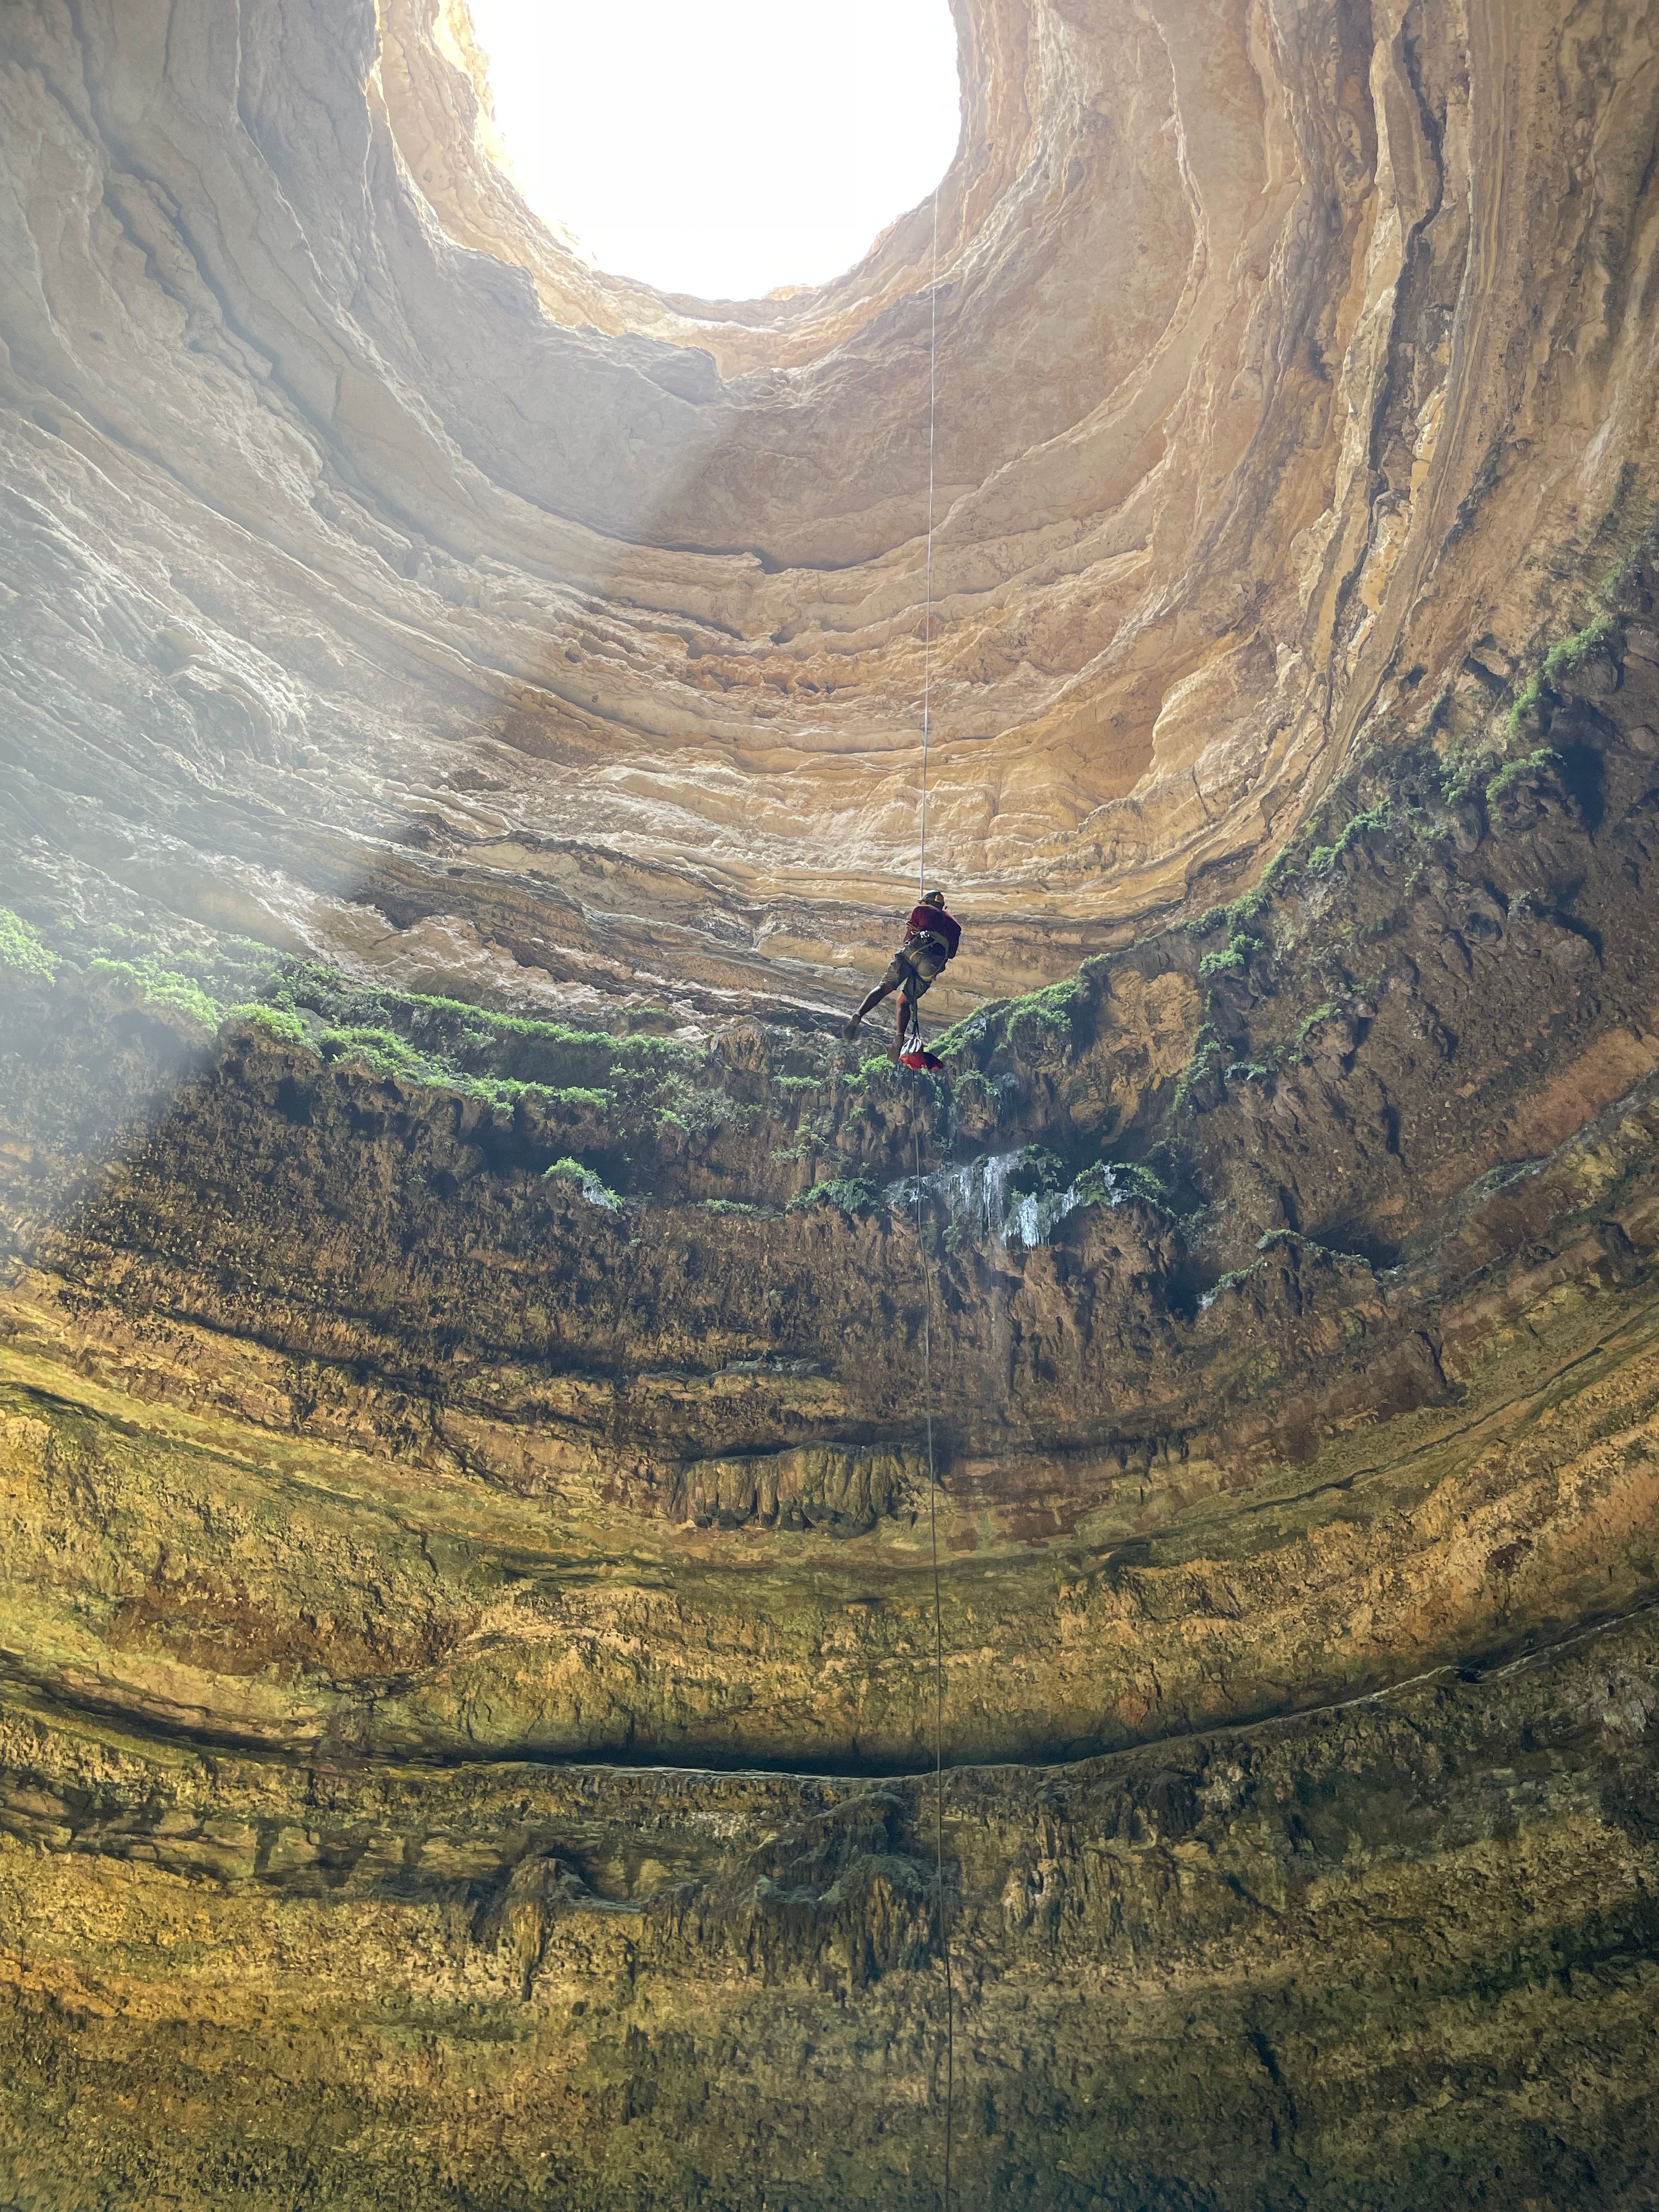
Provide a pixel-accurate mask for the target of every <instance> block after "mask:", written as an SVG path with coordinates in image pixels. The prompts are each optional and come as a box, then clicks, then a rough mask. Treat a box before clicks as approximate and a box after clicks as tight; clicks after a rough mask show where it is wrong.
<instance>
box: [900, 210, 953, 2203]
mask: <svg viewBox="0 0 1659 2212" xmlns="http://www.w3.org/2000/svg"><path fill="white" fill-rule="evenodd" d="M927 304H928V320H927V562H926V566H925V568H924V571H923V585H922V615H921V850H920V860H919V866H918V869H917V875H918V884H917V889H918V891H919V892H921V891H925V890H927V742H928V738H929V735H930V732H931V726H932V710H933V425H934V415H935V402H936V399H937V397H938V390H939V381H938V365H939V187H938V185H934V187H933V267H932V270H931V273H930V279H929V283H928V287H927ZM910 1019H911V1022H912V1024H914V1026H915V1033H916V1040H917V1042H918V1044H920V1042H921V1016H920V1014H919V1012H918V1011H917V1009H916V1007H915V1005H914V1004H913V1005H912V1006H911V1009H910ZM914 1135H915V1188H916V1264H917V1265H918V1267H920V1268H921V1288H922V1311H921V1410H922V1419H923V1421H924V1423H925V1424H926V1427H927V1536H928V1543H929V1547H930V1549H931V1551H932V1554H933V1884H934V1890H935V1894H936V1898H937V1902H938V1913H939V1923H938V1924H939V1949H940V1953H941V1954H942V1956H943V1958H944V1961H945V2161H944V2175H943V2185H942V2187H941V2189H940V2192H939V2206H940V2212H951V2151H952V2149H953V2148H954V2143H953V2137H954V2133H955V2122H956V2089H957V2079H956V2076H957V2021H956V1980H955V1977H954V1975H953V1973H952V1972H951V1922H950V1915H949V1913H948V1911H947V1910H946V1906H945V1599H944V1595H943V1591H942V1589H941V1586H940V1582H939V1480H938V1474H937V1471H936V1469H935V1467H934V1463H933V1277H932V1276H931V1275H930V1274H929V1273H928V1272H927V1253H926V1252H925V1251H924V1250H923V1249H922V1242H921V1129H920V1128H919V1127H918V1128H916V1129H915V1132H914Z"/></svg>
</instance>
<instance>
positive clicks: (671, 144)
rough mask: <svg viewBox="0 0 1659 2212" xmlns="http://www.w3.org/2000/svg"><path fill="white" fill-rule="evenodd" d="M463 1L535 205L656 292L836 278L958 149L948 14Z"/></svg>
mask: <svg viewBox="0 0 1659 2212" xmlns="http://www.w3.org/2000/svg"><path fill="white" fill-rule="evenodd" d="M471 12H472V21H473V25H474V27H475V28H476V30H477V34H478V41H479V44H480V45H481V46H483V49H484V51H485V52H486V53H487V54H488V55H489V64H490V66H489V82H490V89H491V93H492V94H493V96H494V100H495V120H496V124H497V125H498V127H499V129H500V131H501V137H503V139H504V140H505V141H506V143H507V151H508V153H509V155H511V157H512V161H513V170H514V173H515V174H516V176H517V178H518V181H519V184H520V189H521V190H522V191H523V192H524V195H525V197H526V199H527V200H529V202H530V204H531V205H532V207H534V208H535V209H536V210H537V212H538V214H540V215H542V216H546V217H550V218H551V219H553V220H555V221H556V222H561V223H562V224H564V225H565V227H566V228H568V229H569V230H572V231H574V233H575V234H576V236H577V238H578V239H579V240H580V242H581V245H582V246H583V248H584V250H585V251H586V252H587V253H588V254H590V255H591V256H592V259H593V260H594V261H595V262H596V263H597V264H599V267H600V268H602V269H607V270H611V272H612V273H613V274H616V275H619V276H637V277H641V278H643V279H644V280H645V281H646V282H647V283H651V284H654V285H656V286H658V287H659V289H661V290H663V291H665V292H693V293H696V294H697V295H699V296H700V297H702V298H703V299H708V300H721V299H726V300H749V299H756V298H758V297H759V296H760V295H762V294H763V293H766V292H769V291H772V290H774V289H776V288H777V287H778V286H780V285H786V284H817V283H823V282H824V280H825V279H826V278H828V277H830V276H839V275H840V274H841V272H842V270H844V269H850V268H851V267H852V266H853V264H854V262H856V261H859V260H860V259H861V258H863V256H864V254H865V253H866V252H867V251H868V249H869V247H870V246H872V244H873V242H874V240H875V239H876V238H877V236H878V234H879V233H880V232H882V231H883V230H884V229H885V228H887V226H888V224H889V223H890V222H892V220H893V218H894V217H895V216H898V215H902V214H903V212H904V211H905V210H906V209H907V208H912V207H915V205H916V204H917V203H918V202H919V201H921V200H924V199H926V198H927V195H928V193H929V192H931V191H932V190H933V186H934V185H935V184H936V183H937V182H938V181H939V178H940V177H941V176H942V175H943V173H944V172H945V169H946V168H947V167H949V165H950V161H951V155H953V154H954V153H955V151H956V147H957V131H958V127H959V119H960V118H959V110H958V105H957V34H956V25H955V23H954V22H953V21H952V20H951V10H950V8H949V6H948V4H947V0H471Z"/></svg>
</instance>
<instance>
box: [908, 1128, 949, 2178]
mask: <svg viewBox="0 0 1659 2212" xmlns="http://www.w3.org/2000/svg"><path fill="white" fill-rule="evenodd" d="M915 1170H916V1172H915V1188H916V1260H917V1263H918V1264H919V1266H920V1267H921V1287H922V1309H921V1412H922V1419H923V1422H924V1423H925V1425H926V1428H927V1538H928V1546H929V1549H930V1551H931V1552H932V1554H933V1883H934V1888H935V1892H936V1893H937V1899H938V1910H939V1948H940V1951H941V1953H942V1954H943V1956H944V1960H945V2175H944V2186H943V2188H942V2189H941V2191H940V2192H939V2204H940V2212H951V2149H952V2147H953V2145H952V2136H953V2133H954V2121H955V2118H956V2093H957V2005H956V1982H955V1978H954V1976H953V1974H952V1972H951V1922H950V1917H949V1914H948V1913H947V1911H946V1910H945V1601H944V1596H943V1594H942V1591H941V1589H940V1584H939V1478H938V1474H937V1470H936V1469H935V1467H934V1464H933V1277H932V1276H931V1275H930V1274H929V1273H928V1272H927V1254H926V1252H925V1251H924V1250H923V1249H922V1243H921V1130H920V1129H918V1130H917V1131H916V1132H915Z"/></svg>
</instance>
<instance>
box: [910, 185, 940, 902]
mask: <svg viewBox="0 0 1659 2212" xmlns="http://www.w3.org/2000/svg"><path fill="white" fill-rule="evenodd" d="M938 366H939V186H938V185H934V187H933V273H932V276H931V279H930V281H929V283H928V286H927V567H926V568H925V570H924V572H923V579H922V596H921V854H920V857H919V860H918V865H917V869H916V877H917V884H916V888H917V890H920V891H925V890H927V739H928V735H929V729H930V724H931V720H932V708H933V416H934V402H935V400H936V399H937V398H938V392H939V385H938V377H937V373H936V372H937V369H938Z"/></svg>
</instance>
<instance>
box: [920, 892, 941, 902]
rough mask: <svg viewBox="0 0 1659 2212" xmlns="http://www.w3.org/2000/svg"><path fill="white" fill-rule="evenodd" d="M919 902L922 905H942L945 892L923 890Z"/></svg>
mask: <svg viewBox="0 0 1659 2212" xmlns="http://www.w3.org/2000/svg"><path fill="white" fill-rule="evenodd" d="M921 902H922V904H923V905H924V906H943V905H944V903H945V894H944V892H943V891H924V892H923V893H922V895H921Z"/></svg>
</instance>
